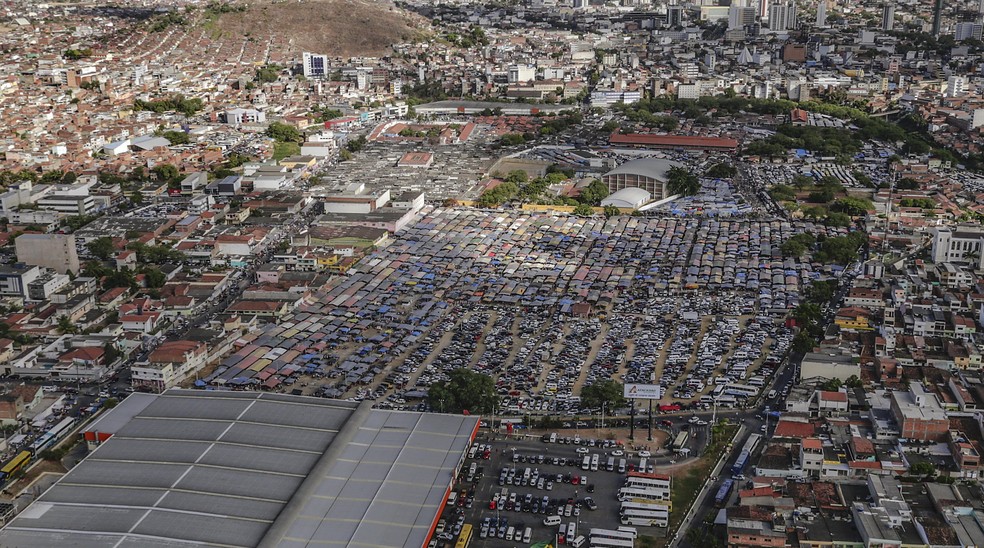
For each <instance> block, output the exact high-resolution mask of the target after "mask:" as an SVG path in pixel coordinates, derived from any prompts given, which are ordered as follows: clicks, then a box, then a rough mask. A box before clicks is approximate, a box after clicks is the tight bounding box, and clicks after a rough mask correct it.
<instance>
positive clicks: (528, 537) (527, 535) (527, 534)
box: [523, 527, 533, 544]
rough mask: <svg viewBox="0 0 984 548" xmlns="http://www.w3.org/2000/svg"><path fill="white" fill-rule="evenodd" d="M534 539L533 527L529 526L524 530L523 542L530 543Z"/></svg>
mask: <svg viewBox="0 0 984 548" xmlns="http://www.w3.org/2000/svg"><path fill="white" fill-rule="evenodd" d="M532 540H533V528H532V527H527V528H526V530H525V531H523V544H529V543H530V542H531V541H532Z"/></svg>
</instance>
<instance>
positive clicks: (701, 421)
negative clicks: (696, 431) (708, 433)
mask: <svg viewBox="0 0 984 548" xmlns="http://www.w3.org/2000/svg"><path fill="white" fill-rule="evenodd" d="M697 426H707V421H705V420H700V421H697Z"/></svg>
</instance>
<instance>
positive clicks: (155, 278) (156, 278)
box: [143, 268, 167, 288]
mask: <svg viewBox="0 0 984 548" xmlns="http://www.w3.org/2000/svg"><path fill="white" fill-rule="evenodd" d="M143 275H144V276H145V279H146V281H147V287H150V288H159V287H164V283H165V282H167V277H166V276H165V275H164V273H163V272H161V270H160V269H159V268H145V269H144V271H143Z"/></svg>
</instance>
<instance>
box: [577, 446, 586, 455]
mask: <svg viewBox="0 0 984 548" xmlns="http://www.w3.org/2000/svg"><path fill="white" fill-rule="evenodd" d="M587 452H588V448H587V447H578V448H577V453H578V454H579V455H583V454H585V453H587Z"/></svg>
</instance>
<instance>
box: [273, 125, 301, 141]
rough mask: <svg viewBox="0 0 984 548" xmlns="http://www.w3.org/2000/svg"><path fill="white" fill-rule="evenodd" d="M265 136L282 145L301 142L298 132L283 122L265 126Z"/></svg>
mask: <svg viewBox="0 0 984 548" xmlns="http://www.w3.org/2000/svg"><path fill="white" fill-rule="evenodd" d="M266 134H267V136H268V137H272V138H273V139H275V140H277V141H280V142H283V143H288V142H290V143H296V142H299V141H300V140H301V132H300V130H299V129H297V128H296V127H294V126H292V125H289V124H285V123H283V122H271V123H270V125H269V126H267V130H266Z"/></svg>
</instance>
